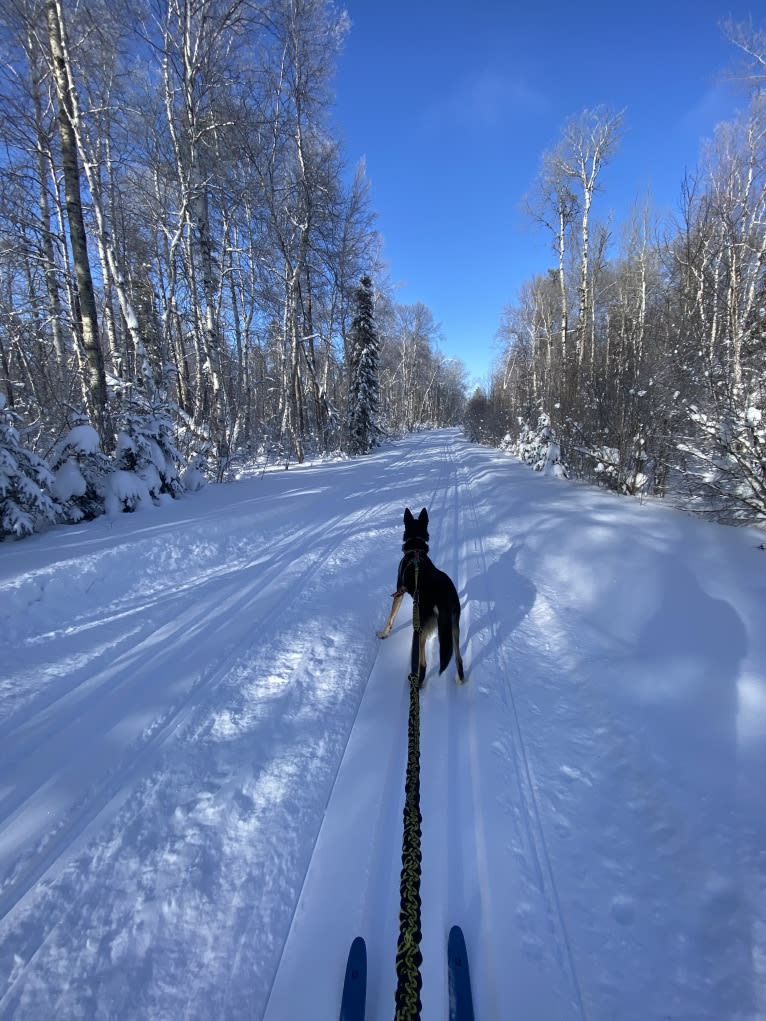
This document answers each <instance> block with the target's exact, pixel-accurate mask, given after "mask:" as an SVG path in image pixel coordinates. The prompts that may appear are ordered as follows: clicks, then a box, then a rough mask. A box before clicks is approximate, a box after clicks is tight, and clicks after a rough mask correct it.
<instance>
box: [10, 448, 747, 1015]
mask: <svg viewBox="0 0 766 1021" xmlns="http://www.w3.org/2000/svg"><path fill="white" fill-rule="evenodd" d="M405 506H410V507H411V508H412V509H413V510H415V511H416V512H417V511H418V510H419V509H420V508H421V507H423V506H425V507H427V508H428V510H429V513H430V517H431V529H430V530H431V556H432V559H433V560H434V562H435V563H436V564H437V565H438V566H439V567H441V568H442V569H443V570H445V571H447V572H448V573H449V574H450V575H451V576H452V577H453V578H454V580H455V582H456V584H457V587H458V590H459V592H460V596H461V601H462V605H463V617H462V636H463V637H462V641H463V645H464V658H465V662H466V667H467V672H468V679H467V682H466V684H465V685H464V686H462V687H461V686H458V685H457V684H455V682H454V666H453V665H452V664H451V665H450V667H449V668H448V670H447V671H446V672H445V673H444V674H443V675H441V676H439V675H438V674H437V672H436V669H435V667H434V662H433V661H434V659H435V654H434V649H433V648H431V649H430V660H431V662H430V663H429V673H428V679H427V684H426V687H425V689H424V691H423V693H422V696H421V731H422V733H421V810H422V814H423V837H422V849H423V876H422V886H421V893H422V901H423V918H422V923H423V925H422V927H423V934H422V951H423V966H422V977H423V989H422V1002H423V1010H422V1017H423V1021H444V1019H445V1018H446V1017H447V976H446V955H447V947H446V944H447V934H448V932H449V929H450V927H451V926H452V925H453V924H455V923H457V924H459V925H461V926H462V928H463V930H464V932H465V934H466V939H467V944H468V955H469V961H470V967H471V972H472V984H473V990H474V997H475V1006H476V1017H477V1019H479V1021H491V1019H497V1021H535V1019H540V1021H559V1019H561V1021H565V1019H586V1018H587V1019H592V1021H612V1019H620V1021H631V1019H635V1021H661V1019H662V1021H666V1019H672V1021H681V1019H684V1021H753V1019H756V1018H764V1017H766V809H765V808H764V799H763V786H764V778H766V553H764V552H763V551H762V550H761V549H758V546H759V544H760V543H761V542H762V540H763V536H762V534H760V533H756V532H753V531H747V530H734V529H729V528H724V527H721V526H718V525H714V524H711V523H707V522H703V521H700V520H697V519H693V518H690V517H688V516H686V515H684V514H682V513H680V512H678V511H673V510H671V509H669V508H666V507H663V506H658V505H656V504H655V505H650V504H647V503H643V504H641V503H639V502H637V501H635V500H628V499H624V498H620V497H617V496H615V495H612V494H610V493H606V492H603V491H599V490H595V489H591V488H587V487H585V486H582V485H578V484H574V483H572V482H567V481H565V480H561V479H554V478H543V477H541V476H540V475H539V474H537V473H534V472H531V471H530V470H529V469H528V468H527V467H525V466H523V465H521V464H520V463H518V462H516V461H514V460H513V459H512V458H510V457H508V456H506V455H503V454H500V453H498V452H496V451H491V450H487V449H484V448H480V447H476V446H472V445H470V444H468V443H467V442H466V441H465V440H464V439H463V438H462V437H461V435H460V434H459V433H458V432H455V431H441V432H433V433H420V434H417V435H413V436H411V437H409V438H407V439H406V440H404V441H402V442H399V443H396V444H392V445H390V446H388V447H386V448H385V449H382V450H380V451H378V452H376V453H375V454H373V455H371V456H369V457H366V458H362V459H358V460H355V461H346V462H341V463H329V464H321V465H307V466H304V467H301V468H296V469H290V470H289V471H281V472H274V473H267V474H266V475H264V476H263V477H256V478H252V479H248V480H244V481H240V482H237V483H234V484H230V485H226V486H210V487H208V488H207V489H205V490H203V491H202V492H201V493H199V494H195V495H194V496H191V497H187V498H185V499H181V500H179V501H176V502H173V503H172V504H164V505H163V506H161V507H159V508H154V509H151V510H140V511H138V512H136V513H135V514H132V515H127V514H125V515H119V516H116V517H112V518H109V519H107V518H101V519H99V520H97V521H95V522H93V523H90V524H81V525H77V526H69V527H60V528H57V529H54V530H53V531H51V532H49V533H48V534H46V535H44V536H35V537H32V538H30V539H27V540H24V541H23V542H18V543H5V544H3V545H2V546H0V650H2V651H1V652H0V1017H2V1018H4V1019H5V1018H13V1019H15V1021H17V1019H41V1018H59V1019H71V1018H88V1019H91V1018H93V1019H96V1018H98V1019H129V1018H131V1019H132V1018H135V1019H142V1021H145V1019H156V1021H158V1019H180V1018H184V1019H216V1021H218V1019H231V1018H243V1019H244V1018H247V1019H262V1018H266V1019H268V1021H293V1019H309V1018H311V1019H312V1021H313V1019H329V1021H332V1019H335V1018H337V1017H338V1010H339V1004H340V993H341V985H342V980H343V973H344V968H345V960H346V954H347V952H348V948H349V946H350V944H351V941H352V939H353V938H354V937H355V936H356V935H362V936H364V937H365V939H366V941H367V949H368V963H369V984H368V1001H367V1005H368V1006H367V1018H368V1021H382V1019H390V1018H391V1017H392V1016H393V1001H394V988H395V983H396V975H395V953H396V942H397V936H398V910H399V871H400V865H401V838H402V833H401V829H402V819H401V813H402V806H403V800H404V773H405V752H406V742H407V709H408V697H409V696H408V688H407V665H408V654H409V644H410V634H411V617H410V614H411V603H410V600H409V598H407V599H405V602H404V604H403V607H402V611H401V613H400V615H399V619H398V620H397V623H396V626H395V628H394V631H393V634H392V635H391V637H390V638H389V639H388V640H387V641H384V642H382V641H379V640H378V639H377V638H376V637H375V631H376V629H377V628H380V627H381V626H382V625H383V623H384V621H385V618H386V614H387V612H388V609H389V607H390V593H391V592H392V591H393V588H394V584H395V578H396V568H397V563H398V560H399V557H400V555H401V554H400V545H401V532H402V524H401V520H402V512H403V510H404V507H405Z"/></svg>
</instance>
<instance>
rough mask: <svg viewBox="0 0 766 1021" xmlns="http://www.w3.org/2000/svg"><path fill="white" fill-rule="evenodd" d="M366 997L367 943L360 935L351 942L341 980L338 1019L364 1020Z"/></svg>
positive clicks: (346, 1020)
mask: <svg viewBox="0 0 766 1021" xmlns="http://www.w3.org/2000/svg"><path fill="white" fill-rule="evenodd" d="M366 998H367V945H366V943H365V942H364V940H363V939H362V937H361V936H357V937H356V939H355V940H354V941H353V943H352V944H351V949H350V950H349V952H348V961H347V962H346V977H345V978H344V980H343V997H342V999H341V1003H340V1021H364V1009H365V1000H366Z"/></svg>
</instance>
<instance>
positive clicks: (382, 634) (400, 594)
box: [375, 588, 407, 638]
mask: <svg viewBox="0 0 766 1021" xmlns="http://www.w3.org/2000/svg"><path fill="white" fill-rule="evenodd" d="M406 591H407V589H405V588H398V589H397V590H396V592H394V601H393V603H391V612H390V613H389V615H388V620H387V621H386V625H385V627H384V628H383V630H382V631H376V632H375V634H376V635H377V636H378V638H388V636H389V635H390V634H391V628H392V627H393V626H394V621H395V620H396V615H397V613H398V612H399V607H400V606H401V605H402V599H404V593H405V592H406Z"/></svg>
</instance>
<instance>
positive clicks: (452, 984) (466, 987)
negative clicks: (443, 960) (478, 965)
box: [447, 925, 474, 1021]
mask: <svg viewBox="0 0 766 1021" xmlns="http://www.w3.org/2000/svg"><path fill="white" fill-rule="evenodd" d="M447 967H448V971H449V1021H474V1017H473V997H472V995H471V975H470V972H469V970H468V951H467V950H466V946H465V937H464V936H463V930H462V929H461V928H460V926H459V925H453V926H452V928H451V929H450V931H449V939H448V941H447Z"/></svg>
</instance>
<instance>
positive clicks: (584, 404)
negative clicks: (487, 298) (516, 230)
mask: <svg viewBox="0 0 766 1021" xmlns="http://www.w3.org/2000/svg"><path fill="white" fill-rule="evenodd" d="M724 30H725V32H726V35H727V36H728V39H729V40H730V42H731V43H732V44H733V47H734V50H733V52H735V53H736V54H738V57H739V62H737V58H735V62H734V65H733V67H732V70H731V72H730V75H731V77H733V78H736V79H737V81H738V83H739V84H740V85H741V86H742V87H743V88H742V108H741V111H740V112H739V113H738V114H737V116H736V117H735V118H734V119H732V120H730V121H726V122H724V123H721V124H719V125H718V126H717V128H716V131H715V134H714V137H713V138H712V139H711V140H710V141H708V142H706V143H704V144H703V147H702V153H701V158H700V162H699V165H698V167H697V169H696V171H695V172H694V173H693V174H689V175H687V176H686V178H685V179H684V180H683V181H681V183H680V187H679V202H678V209H679V212H678V214H677V215H676V217H675V219H674V222H673V223H672V224H670V225H669V224H667V223H664V224H661V223H660V222H659V221H658V218H657V216H656V214H655V213H654V212H653V210H652V208H651V204H650V203H649V202H647V203H645V204H640V205H638V206H636V208H635V209H634V210H633V212H632V215H631V216H630V217H629V218H628V219H627V221H626V222H624V223H622V224H619V225H614V224H611V223H608V222H605V221H604V220H599V219H598V217H597V211H598V208H599V202H600V201H603V200H602V198H601V196H600V195H599V191H600V185H601V181H602V177H603V169H604V167H605V166H606V165H607V164H608V163H609V162H610V161H611V160H613V159H616V158H619V143H620V138H621V135H622V133H623V131H624V130H625V127H626V118H627V117H628V116H629V113H627V114H626V113H625V112H622V111H615V110H613V109H610V108H608V107H597V108H594V109H589V110H584V111H583V112H582V113H580V114H577V115H574V116H572V117H571V118H570V119H568V120H567V122H566V123H565V125H564V126H563V128H562V131H561V134H560V137H559V139H558V141H557V142H556V143H555V144H554V146H553V147H551V148H550V149H549V150H548V151H546V152H545V153H544V154H543V156H542V159H541V162H540V170H539V174H538V176H537V179H536V181H535V184H534V187H533V189H532V190H531V192H530V194H529V195H528V196H527V198H526V207H527V210H528V213H529V215H530V217H531V218H532V219H533V221H534V222H535V223H536V224H537V225H538V226H539V228H540V229H541V230H544V231H545V232H547V234H548V236H549V239H550V243H551V249H552V253H553V258H552V260H551V261H552V268H551V269H550V270H549V271H548V272H547V273H546V274H544V275H541V276H537V277H535V278H533V279H530V280H528V281H527V282H526V283H525V285H524V286H523V287H522V289H521V293H520V294H519V296H518V299H517V300H516V301H514V302H512V303H510V304H509V305H507V306H506V308H505V309H504V310H503V313H502V319H501V324H500V328H499V336H500V338H501V341H502V347H503V353H502V356H501V357H500V358H499V359H498V361H497V363H496V366H495V369H494V371H493V373H492V379H491V383H490V386H489V388H488V390H486V391H485V390H484V389H478V390H477V391H476V392H475V393H474V394H473V396H472V398H471V399H470V401H469V404H468V408H467V411H466V426H467V430H468V433H469V435H470V436H471V437H472V438H473V439H476V440H479V441H482V442H487V443H492V444H498V445H501V446H504V447H507V448H508V449H510V450H512V451H513V452H514V453H516V454H518V455H520V456H521V457H523V458H524V460H526V461H528V463H530V464H531V465H532V466H533V467H537V468H538V469H542V468H546V467H547V468H548V469H549V470H554V471H557V472H559V473H560V474H566V475H574V476H576V477H579V478H585V479H588V480H590V481H594V482H597V483H599V484H602V485H605V486H607V487H609V488H612V489H614V490H616V491H618V492H621V493H626V494H632V495H641V494H653V495H655V496H666V495H668V496H670V495H672V496H673V497H674V498H676V499H677V500H680V501H683V504H684V506H685V507H687V508H693V509H695V510H697V511H699V512H700V513H705V514H710V515H712V516H714V517H715V518H717V519H718V520H723V521H729V522H763V521H764V519H766V270H765V269H764V261H765V260H766V88H765V87H766V32H764V31H761V32H758V31H756V30H755V29H754V28H753V26H752V25H743V24H736V23H731V22H729V23H728V24H726V25H725V27H724Z"/></svg>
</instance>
